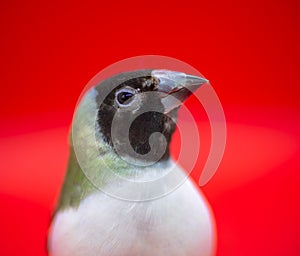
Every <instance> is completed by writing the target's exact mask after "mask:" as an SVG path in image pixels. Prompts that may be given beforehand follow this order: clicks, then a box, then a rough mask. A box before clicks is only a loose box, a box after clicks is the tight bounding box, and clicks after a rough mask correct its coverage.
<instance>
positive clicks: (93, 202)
mask: <svg viewBox="0 0 300 256" xmlns="http://www.w3.org/2000/svg"><path fill="white" fill-rule="evenodd" d="M149 74H151V72H150V71H149V70H148V71H147V70H146V71H145V70H143V71H137V72H130V73H125V74H119V75H117V76H115V77H112V78H109V79H107V80H105V81H103V82H102V83H101V84H100V85H98V86H96V87H94V88H92V89H90V90H89V91H88V92H87V94H86V95H85V96H84V97H83V99H82V101H81V102H80V104H79V106H78V108H77V109H76V112H75V115H74V119H73V124H72V134H71V145H70V158H69V165H68V171H67V174H66V178H65V181H64V184H63V188H62V192H61V196H60V200H59V203H58V206H57V209H56V212H55V216H54V218H53V222H52V225H51V229H50V232H49V253H50V255H52V256H81V255H82V256H85V255H91V256H93V255H95V256H150V255H151V256H152V255H156V256H160V255H170V256H184V255H186V256H187V255H189V256H196V255H200V256H212V255H214V247H215V246H214V243H215V233H214V222H213V217H212V214H211V211H210V210H209V209H210V208H209V205H208V203H207V202H206V200H205V198H204V196H203V195H202V193H201V192H200V191H199V190H198V189H197V188H196V186H195V185H194V184H193V183H192V182H191V181H190V180H189V179H188V178H187V176H186V174H185V172H184V171H183V170H182V169H181V168H180V167H179V166H178V165H177V163H175V162H173V160H172V159H171V158H170V155H169V143H170V141H171V137H172V134H173V132H174V130H175V126H176V123H175V122H176V118H177V107H176V109H172V110H171V112H170V113H169V116H166V115H164V114H163V113H164V104H162V102H161V99H160V97H161V96H160V95H159V94H151V97H150V96H149V94H147V92H149V91H150V92H151V91H156V90H157V88H158V87H159V84H158V81H157V80H155V79H153V77H151V76H150V75H149ZM172 74H174V73H172ZM113 86H114V87H113ZM128 86H129V87H131V88H132V89H134V90H138V92H139V93H138V94H137V95H136V96H135V98H134V100H136V102H133V104H132V105H133V108H130V107H129V108H127V107H124V108H123V109H122V107H118V106H117V105H116V104H115V103H116V102H115V97H116V93H117V90H118V89H120V88H125V87H126V88H128ZM172 86H173V87H172V88H173V89H174V83H173V85H172ZM112 87H113V88H114V89H112ZM173 89H172V90H173ZM175 91H176V90H175ZM188 95H189V93H186V91H181V94H178V96H179V97H183V96H184V97H188ZM169 105H170V104H169ZM153 106H155V108H154V110H155V111H147V110H148V108H149V109H151V108H152V107H153ZM136 109H138V110H143V109H145V112H144V113H143V114H142V115H139V116H138V117H137V118H135V119H134V122H133V123H131V127H130V130H129V134H126V132H124V122H125V123H126V120H130V119H131V118H132V117H134V114H133V113H134V112H135V111H136ZM112 119H116V121H117V124H118V125H117V126H116V127H117V129H115V130H113V129H112ZM113 132H114V133H116V134H117V135H118V137H117V140H115V141H113V142H112V133H113ZM155 132H158V133H161V134H162V135H163V136H160V137H156V141H155V142H156V147H155V148H151V147H149V145H150V144H149V143H151V141H150V139H151V135H152V134H153V133H155ZM127 135H128V136H129V142H130V146H131V147H132V148H133V149H134V150H135V153H137V154H139V155H142V156H143V155H147V153H148V151H149V150H150V149H151V151H152V150H153V149H154V150H153V151H154V155H151V154H150V156H152V157H153V156H155V157H156V156H157V155H158V156H159V158H158V159H157V160H158V161H157V162H155V163H154V164H150V165H145V166H141V165H136V164H135V163H139V164H140V163H141V162H139V161H138V160H137V159H135V158H134V157H132V156H131V155H129V151H128V150H127V149H129V148H128V147H127V148H125V150H121V151H118V152H117V147H118V145H119V144H120V145H123V144H125V140H124V141H123V139H124V138H125V139H126V136H127ZM149 141H150V142H149ZM165 142H166V147H164V143H165ZM161 149H165V150H166V151H165V153H164V154H163V155H159V154H158V153H159V152H160V151H161ZM124 155H126V156H127V157H128V156H129V157H128V158H126V160H128V159H129V160H130V161H131V162H128V161H126V160H125V159H123V156H124ZM130 157H131V158H130ZM132 160H133V162H132ZM151 160H152V158H147V159H144V160H143V161H145V163H149V162H151Z"/></svg>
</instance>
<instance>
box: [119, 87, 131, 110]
mask: <svg viewBox="0 0 300 256" xmlns="http://www.w3.org/2000/svg"><path fill="white" fill-rule="evenodd" d="M134 95H135V90H133V89H129V88H123V89H121V90H119V91H118V92H117V93H116V101H117V103H118V105H120V106H127V105H130V103H131V102H132V100H133V98H134Z"/></svg>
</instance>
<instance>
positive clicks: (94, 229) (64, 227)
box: [49, 180, 215, 256]
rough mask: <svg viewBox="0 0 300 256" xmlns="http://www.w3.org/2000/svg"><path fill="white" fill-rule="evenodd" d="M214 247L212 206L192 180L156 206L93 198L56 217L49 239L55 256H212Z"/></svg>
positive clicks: (152, 202) (155, 203)
mask: <svg viewBox="0 0 300 256" xmlns="http://www.w3.org/2000/svg"><path fill="white" fill-rule="evenodd" d="M214 243H215V233H214V225H213V217H212V216H211V212H210V210H209V206H208V205H207V202H206V200H205V198H204V197H203V195H202V194H201V193H200V192H199V191H198V190H197V189H196V188H195V187H194V185H193V184H192V183H191V182H190V181H189V180H187V181H186V182H185V183H184V184H183V185H182V186H180V187H179V188H178V189H177V190H175V191H173V192H172V193H170V194H169V195H167V196H164V197H161V198H159V199H156V200H152V201H145V202H129V201H122V200H119V199H115V198H112V197H110V196H108V195H106V194H104V193H102V192H100V191H99V192H98V193H94V194H91V195H90V196H89V197H87V198H86V199H85V200H83V201H82V202H81V204H80V206H79V208H78V209H72V208H70V209H67V210H64V211H62V212H59V213H58V214H57V215H56V217H55V219H54V221H53V224H52V227H51V232H50V240H49V246H50V252H51V256H81V255H82V256H87V255H88V256H165V255H168V256H185V255H188V256H196V255H197V256H211V255H214V247H215V244H214Z"/></svg>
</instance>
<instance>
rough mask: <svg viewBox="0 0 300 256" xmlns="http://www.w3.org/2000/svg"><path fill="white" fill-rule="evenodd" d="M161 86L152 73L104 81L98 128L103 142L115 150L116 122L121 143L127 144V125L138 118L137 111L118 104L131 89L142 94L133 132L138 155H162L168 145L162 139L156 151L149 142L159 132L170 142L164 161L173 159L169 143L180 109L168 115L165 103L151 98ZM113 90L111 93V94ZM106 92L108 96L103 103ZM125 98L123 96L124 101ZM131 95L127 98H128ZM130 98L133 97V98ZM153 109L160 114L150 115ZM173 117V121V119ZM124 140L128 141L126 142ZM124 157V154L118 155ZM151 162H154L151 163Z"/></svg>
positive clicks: (143, 71) (132, 141)
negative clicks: (158, 153)
mask: <svg viewBox="0 0 300 256" xmlns="http://www.w3.org/2000/svg"><path fill="white" fill-rule="evenodd" d="M157 83H158V81H156V80H155V79H153V77H152V76H151V70H140V71H137V72H129V73H122V74H118V75H116V76H114V77H111V78H109V79H107V80H105V81H103V82H102V83H101V84H100V85H99V86H97V87H96V90H97V91H98V96H97V99H96V100H97V102H98V104H99V110H98V120H97V121H98V125H99V128H100V131H101V133H102V135H103V139H104V141H105V142H106V143H108V144H109V145H111V146H112V148H114V149H115V147H116V145H115V143H116V142H113V140H112V121H113V119H114V118H115V119H114V121H115V122H117V129H116V130H115V133H117V136H118V138H119V140H118V142H117V143H125V140H126V137H125V136H128V135H127V134H126V132H125V131H124V130H123V128H124V124H125V123H126V122H128V120H131V119H132V117H133V116H134V113H133V110H132V109H130V107H128V108H126V107H124V108H122V107H120V106H119V105H118V104H117V103H118V102H117V100H118V99H117V97H120V95H119V96H117V94H118V92H120V90H122V89H123V88H126V90H125V91H126V92H127V91H128V90H129V91H130V89H132V90H134V91H135V92H136V93H138V94H139V96H141V97H140V102H139V112H140V113H142V114H141V115H138V116H137V117H136V118H134V120H133V121H132V123H131V125H130V129H129V141H130V144H131V147H132V148H133V149H134V151H135V152H136V153H138V154H140V155H144V154H147V153H148V152H149V151H150V150H157V152H159V151H160V149H161V147H162V146H163V144H164V141H162V140H161V139H162V138H161V137H160V138H161V139H158V141H155V149H153V148H152V149H151V148H150V145H149V138H150V136H151V134H153V133H155V132H159V133H161V134H162V135H163V136H164V138H165V140H166V142H167V149H166V150H165V153H164V154H163V156H162V157H161V159H160V160H166V159H168V158H169V143H170V141H171V136H172V134H173V132H174V131H175V128H176V123H175V122H174V120H175V119H176V117H177V109H174V110H173V111H172V112H170V113H169V114H168V116H167V115H165V114H164V106H163V104H162V102H161V98H160V97H159V94H158V93H157V94H147V93H146V92H151V91H156V90H157ZM109 90H110V91H109ZM103 92H105V94H106V95H107V96H106V97H105V98H104V99H103ZM122 96H124V95H121V97H122ZM126 96H127V95H125V96H124V97H125V98H126ZM129 96H130V95H129ZM151 106H155V108H156V110H157V111H148V110H149V109H151ZM171 117H172V118H171ZM123 139H124V141H122V140H123ZM118 152H119V153H120V151H118ZM127 153H128V152H126V150H124V152H121V154H124V155H126V154H127ZM150 160H151V159H150Z"/></svg>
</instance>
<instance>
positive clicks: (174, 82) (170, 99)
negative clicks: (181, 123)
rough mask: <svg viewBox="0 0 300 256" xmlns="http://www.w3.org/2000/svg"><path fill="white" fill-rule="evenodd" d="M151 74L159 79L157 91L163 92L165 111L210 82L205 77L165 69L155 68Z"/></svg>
mask: <svg viewBox="0 0 300 256" xmlns="http://www.w3.org/2000/svg"><path fill="white" fill-rule="evenodd" d="M151 75H152V77H153V78H154V79H155V80H157V81H158V86H157V91H158V92H161V98H162V100H161V101H162V103H163V105H164V108H165V113H168V112H170V111H171V110H173V109H175V108H177V107H179V106H180V105H181V104H182V103H183V102H184V101H185V100H186V99H187V98H188V97H189V96H190V95H191V94H192V93H193V92H195V91H196V90H197V89H198V88H199V87H200V86H201V85H203V84H205V83H209V81H208V80H207V79H205V78H203V77H199V76H193V75H188V74H185V73H182V72H176V71H170V70H163V69H157V70H153V71H152V72H151Z"/></svg>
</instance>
